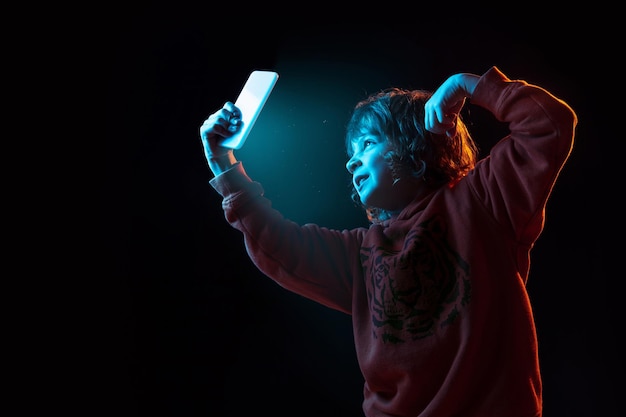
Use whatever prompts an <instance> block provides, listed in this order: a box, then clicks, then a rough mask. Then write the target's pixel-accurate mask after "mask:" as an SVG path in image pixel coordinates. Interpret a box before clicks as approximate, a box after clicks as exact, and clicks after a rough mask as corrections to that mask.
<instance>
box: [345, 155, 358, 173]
mask: <svg viewBox="0 0 626 417" xmlns="http://www.w3.org/2000/svg"><path fill="white" fill-rule="evenodd" d="M359 165H361V161H359V159H358V158H357V157H356V154H354V155H352V158H350V159H348V162H346V169H347V170H348V172H349V173H350V174H352V173H353V172H354V170H355V169H356V167H358V166H359Z"/></svg>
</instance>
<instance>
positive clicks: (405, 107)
mask: <svg viewBox="0 0 626 417" xmlns="http://www.w3.org/2000/svg"><path fill="white" fill-rule="evenodd" d="M431 95H432V92H430V91H426V90H406V89H401V88H389V89H386V90H382V91H380V92H378V93H374V94H372V95H370V96H368V97H367V98H365V99H364V100H362V101H360V102H358V103H357V104H356V106H355V107H354V109H353V111H352V115H351V116H350V119H349V120H348V123H347V126H346V136H345V145H346V151H347V154H348V157H352V155H353V148H352V143H353V142H354V141H355V140H356V139H357V138H358V137H359V136H362V135H363V134H364V133H367V132H370V133H373V134H375V135H377V136H379V137H381V138H386V139H387V140H388V141H389V144H390V151H389V152H388V153H387V154H386V155H385V159H386V161H387V162H388V164H389V167H390V168H391V172H392V174H393V176H394V178H395V179H396V180H398V179H401V178H403V177H406V176H413V177H415V178H422V179H423V180H424V181H425V182H426V183H427V184H428V185H429V186H431V187H438V186H441V185H444V184H451V183H454V182H456V181H458V180H459V179H460V178H462V177H463V176H465V175H466V174H467V172H468V171H469V170H471V169H472V168H473V167H474V165H475V163H476V158H477V155H478V148H477V145H476V143H475V142H474V140H473V139H472V137H471V135H470V134H469V131H468V129H467V126H466V125H465V123H464V122H463V120H462V119H461V116H460V115H459V117H458V119H457V132H456V135H455V136H454V137H448V136H447V135H438V134H434V133H432V132H430V131H428V130H426V127H425V125H424V104H425V103H426V101H428V99H429V98H430V97H431ZM350 187H351V194H350V195H351V198H352V200H353V201H354V202H355V203H356V204H357V205H358V206H360V207H362V208H363V209H364V210H365V212H366V214H367V217H368V219H369V220H370V221H371V222H372V223H378V222H381V221H384V220H386V219H388V218H389V217H390V213H388V212H387V211H385V210H383V209H380V208H377V207H369V206H366V205H364V204H363V203H362V202H361V200H360V198H359V195H358V194H357V192H356V189H355V188H354V185H353V184H352V182H350Z"/></svg>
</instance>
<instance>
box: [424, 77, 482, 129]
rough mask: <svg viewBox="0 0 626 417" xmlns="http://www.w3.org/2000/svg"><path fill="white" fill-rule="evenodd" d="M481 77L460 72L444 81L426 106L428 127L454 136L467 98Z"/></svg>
mask: <svg viewBox="0 0 626 417" xmlns="http://www.w3.org/2000/svg"><path fill="white" fill-rule="evenodd" d="M479 78H480V77H479V76H478V75H474V74H468V73H459V74H455V75H452V76H450V77H449V78H448V79H447V80H446V81H444V82H443V84H441V86H439V88H437V90H435V92H434V93H433V95H432V97H431V98H430V99H429V100H428V101H427V102H426V105H425V106H424V107H425V109H424V110H425V116H424V118H425V120H424V121H425V124H426V129H428V130H429V131H431V132H433V133H435V134H439V135H442V134H446V135H447V136H450V137H453V136H454V135H455V133H456V121H457V118H458V116H459V113H460V112H461V109H462V108H463V106H464V105H465V99H466V98H468V97H471V96H472V94H473V93H474V88H475V87H476V84H477V83H478V80H479Z"/></svg>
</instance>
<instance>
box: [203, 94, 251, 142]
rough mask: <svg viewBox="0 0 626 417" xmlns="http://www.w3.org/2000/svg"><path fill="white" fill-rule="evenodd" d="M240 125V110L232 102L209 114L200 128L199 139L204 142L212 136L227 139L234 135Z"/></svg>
mask: <svg viewBox="0 0 626 417" xmlns="http://www.w3.org/2000/svg"><path fill="white" fill-rule="evenodd" d="M240 125H241V110H239V108H237V107H236V106H235V105H234V104H233V103H232V102H229V101H227V102H226V103H225V104H224V106H223V107H222V108H221V109H219V110H218V111H216V112H215V113H213V114H211V115H210V116H209V117H208V118H207V119H206V120H205V121H204V122H203V123H202V126H200V137H201V138H202V139H204V140H207V139H209V138H210V137H212V136H215V135H217V136H222V137H228V136H231V135H232V134H233V133H235V132H236V131H237V130H238V129H239V126H240Z"/></svg>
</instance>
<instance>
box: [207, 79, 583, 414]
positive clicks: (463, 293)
mask: <svg viewBox="0 0 626 417" xmlns="http://www.w3.org/2000/svg"><path fill="white" fill-rule="evenodd" d="M471 102H472V104H474V105H477V106H481V107H483V108H485V109H486V110H488V111H490V112H491V113H492V114H493V115H494V116H495V118H496V119H497V120H499V121H501V122H504V123H506V124H507V125H508V126H509V129H510V135H508V136H506V137H504V138H503V139H501V140H500V141H499V142H498V143H497V144H496V145H495V146H494V147H493V148H492V149H491V152H490V155H489V156H487V157H486V158H484V159H482V160H480V161H479V162H478V163H477V164H476V167H475V169H473V170H472V171H471V172H470V173H469V174H468V175H467V176H466V177H464V178H463V179H462V180H460V181H459V182H458V183H456V184H455V185H453V186H449V187H442V188H440V189H438V190H436V191H434V192H432V193H431V194H429V195H427V196H426V197H422V198H419V199H416V200H414V201H413V202H412V203H411V204H410V205H409V206H407V207H406V208H405V209H404V210H403V211H402V212H401V213H400V214H399V215H398V216H397V217H395V218H393V219H391V220H388V221H385V222H384V223H382V224H373V225H371V226H370V227H369V228H356V229H353V230H331V229H328V228H324V227H320V226H317V225H313V224H306V225H299V224H296V223H295V222H292V221H290V220H288V219H285V218H284V217H283V216H282V215H281V214H280V213H279V212H278V211H276V210H274V209H273V208H272V207H271V203H270V201H269V200H268V199H266V198H265V197H264V196H263V189H262V187H261V185H260V184H259V183H257V182H254V181H252V180H251V179H250V178H249V177H248V176H247V174H246V173H245V171H244V169H243V165H242V164H241V163H238V164H236V165H235V166H234V167H232V168H231V169H230V170H228V171H226V172H224V173H222V174H220V175H218V176H216V177H215V178H213V179H212V180H211V185H212V186H213V187H214V188H215V189H216V190H217V191H218V192H219V193H220V195H222V196H223V208H224V211H225V216H226V219H227V220H228V221H229V222H230V224H231V225H232V226H233V227H235V228H236V229H238V230H240V231H241V232H242V233H243V234H244V237H245V244H246V249H247V251H248V254H249V255H250V258H251V259H252V261H253V262H254V263H255V264H256V265H257V267H258V268H259V269H260V270H261V271H262V272H263V273H264V274H266V275H267V276H268V277H270V278H272V279H273V280H274V281H276V282H277V283H278V284H280V285H281V286H283V287H284V288H286V289H288V290H290V291H293V292H295V293H297V294H300V295H302V296H304V297H307V298H309V299H312V300H315V301H317V302H319V303H321V304H323V305H325V306H328V307H330V308H333V309H336V310H339V311H342V312H345V313H347V314H350V315H351V316H352V323H353V328H354V336H355V346H356V352H357V356H358V361H359V364H360V368H361V371H362V372H363V376H364V378H365V386H364V402H363V411H364V413H365V415H366V416H368V417H382V416H385V417H388V416H406V417H446V416H463V417H478V416H480V417H487V416H506V417H539V416H541V414H542V411H541V410H542V396H541V395H542V394H541V390H542V386H541V375H540V369H539V361H538V354H537V339H536V331H535V324H534V319H533V313H532V309H531V305H530V302H529V299H528V295H527V292H526V281H527V278H528V271H529V266H530V259H529V256H530V251H531V249H532V247H533V245H534V243H535V241H536V240H537V238H538V237H539V235H540V233H541V231H542V229H543V224H544V210H545V206H546V202H547V199H548V197H549V196H550V193H551V191H552V188H553V185H554V183H555V181H556V179H557V177H558V175H559V173H560V171H561V168H562V167H563V164H564V163H565V161H566V160H567V158H568V156H569V154H570V152H571V149H572V145H573V140H574V130H575V126H576V123H577V118H576V115H575V113H574V112H573V110H572V109H571V108H570V107H569V106H568V105H567V104H566V103H564V102H563V101H561V100H559V99H557V98H556V97H554V96H553V95H551V94H550V93H549V92H547V91H546V90H544V89H542V88H540V87H537V86H533V85H530V84H528V83H526V82H524V81H520V80H510V79H508V78H507V77H506V76H505V75H504V74H503V73H502V72H500V71H499V70H498V69H497V68H496V67H492V68H490V69H489V70H488V71H487V72H486V73H485V74H484V75H483V76H482V77H481V79H480V81H479V82H478V85H477V86H476V88H475V90H474V93H473V96H472V98H471Z"/></svg>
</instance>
